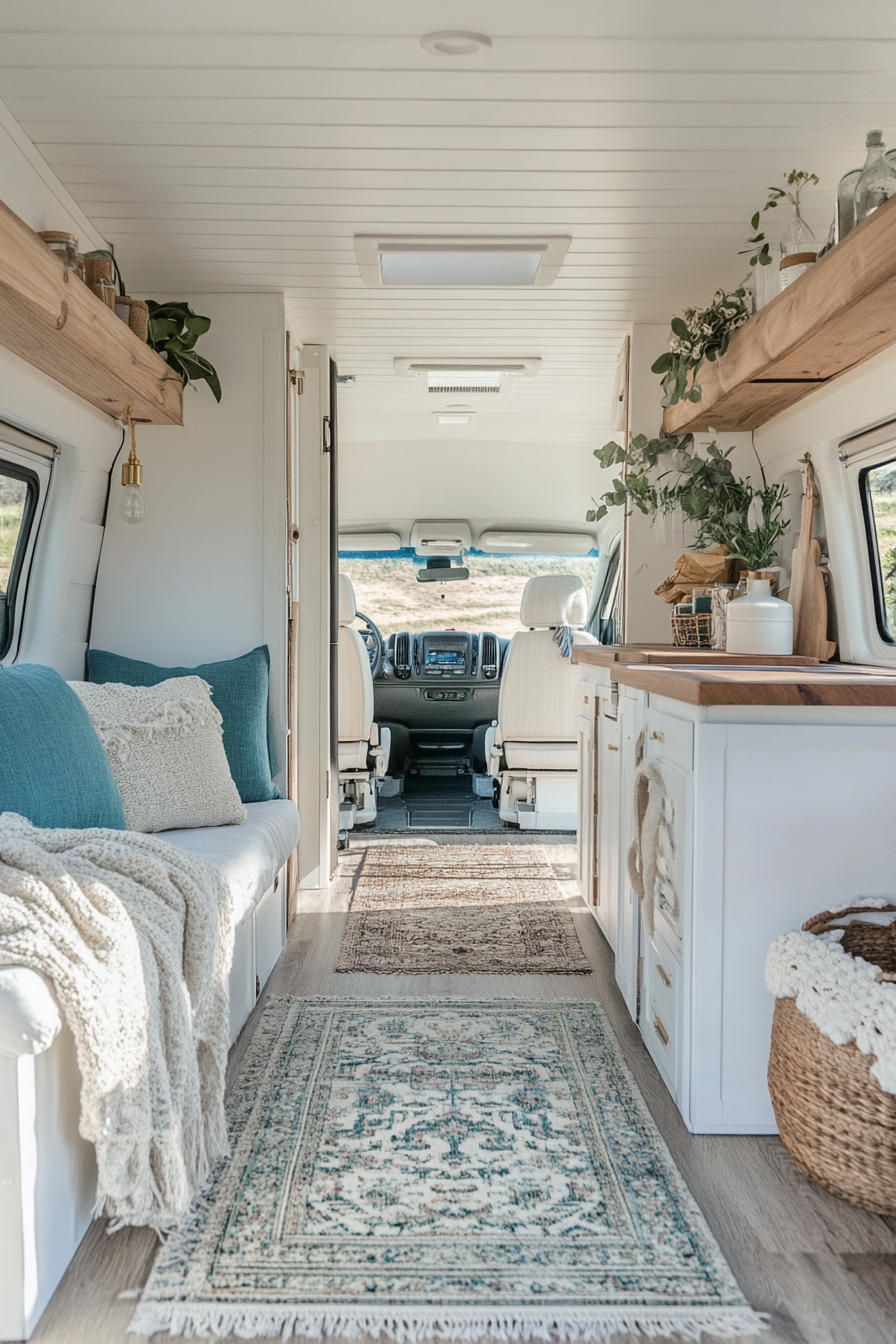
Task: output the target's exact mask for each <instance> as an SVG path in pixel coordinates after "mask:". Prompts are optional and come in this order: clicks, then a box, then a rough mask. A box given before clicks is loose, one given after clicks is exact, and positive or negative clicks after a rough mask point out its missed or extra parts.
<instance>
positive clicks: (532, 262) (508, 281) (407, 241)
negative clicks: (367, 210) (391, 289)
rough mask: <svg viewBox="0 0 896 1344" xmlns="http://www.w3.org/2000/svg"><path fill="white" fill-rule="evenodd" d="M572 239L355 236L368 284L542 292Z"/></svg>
mask: <svg viewBox="0 0 896 1344" xmlns="http://www.w3.org/2000/svg"><path fill="white" fill-rule="evenodd" d="M571 242H572V239H571V238H570V237H569V236H568V235H566V234H564V235H562V236H554V235H548V234H540V235H532V236H527V235H523V236H522V237H519V236H505V237H494V236H489V237H486V236H478V237H471V236H466V237H449V236H445V235H438V236H433V237H426V235H424V234H417V235H415V236H412V237H396V236H393V235H390V236H383V237H378V236H377V235H376V234H356V235H355V255H356V256H357V258H358V266H359V269H360V271H361V279H362V280H363V281H364V283H365V285H371V286H373V287H375V288H379V287H381V286H393V285H395V286H399V287H401V286H403V287H408V286H417V287H421V288H424V289H433V288H436V289H438V288H442V287H444V286H446V285H448V286H451V285H453V286H455V287H456V288H460V289H482V288H485V289H503V288H507V287H510V288H532V287H535V288H536V289H543V288H544V287H545V286H547V285H552V284H553V283H554V281H555V280H556V279H557V275H558V273H559V271H560V267H561V265H562V264H563V258H564V257H565V256H566V253H567V251H568V249H569V245H570V243H571Z"/></svg>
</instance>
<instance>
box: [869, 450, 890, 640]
mask: <svg viewBox="0 0 896 1344" xmlns="http://www.w3.org/2000/svg"><path fill="white" fill-rule="evenodd" d="M860 479H861V481H862V483H863V486H864V505H865V526H866V528H867V531H868V544H869V549H870V551H871V569H872V575H873V578H874V588H875V599H876V605H877V623H878V627H879V629H880V633H881V634H882V635H883V637H884V639H889V640H894V639H896V459H892V460H891V461H889V462H882V463H880V465H879V466H876V467H868V468H866V470H865V471H863V472H862V475H861V478H860Z"/></svg>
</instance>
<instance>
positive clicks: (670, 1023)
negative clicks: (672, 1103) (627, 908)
mask: <svg viewBox="0 0 896 1344" xmlns="http://www.w3.org/2000/svg"><path fill="white" fill-rule="evenodd" d="M644 952H645V955H644V962H643V976H644V984H643V992H642V1003H643V1004H644V1008H643V1009H642V1020H641V1034H642V1036H643V1037H644V1039H645V1041H646V1043H647V1048H648V1049H649V1051H650V1053H651V1055H652V1056H653V1059H654V1062H655V1063H656V1065H657V1068H659V1070H660V1072H661V1073H662V1074H663V1077H664V1078H665V1080H666V1082H667V1084H668V1086H669V1090H670V1091H671V1093H672V1095H673V1096H676V1095H677V1090H678V1074H679V1048H678V1046H679V1039H678V1038H679V1034H680V1023H681V1002H682V968H681V963H680V962H679V961H678V959H677V957H676V956H675V955H674V953H673V952H672V949H671V948H670V947H669V945H668V944H667V943H666V941H665V939H664V938H663V937H662V936H661V935H660V933H659V932H658V931H657V930H654V932H653V935H652V936H651V937H645V949H644Z"/></svg>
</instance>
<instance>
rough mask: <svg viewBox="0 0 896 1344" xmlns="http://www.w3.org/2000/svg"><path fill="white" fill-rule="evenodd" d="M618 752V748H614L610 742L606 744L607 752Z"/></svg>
mask: <svg viewBox="0 0 896 1344" xmlns="http://www.w3.org/2000/svg"><path fill="white" fill-rule="evenodd" d="M618 750H619V748H618V747H614V746H613V743H612V742H608V743H607V751H618Z"/></svg>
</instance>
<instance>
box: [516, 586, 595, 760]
mask: <svg viewBox="0 0 896 1344" xmlns="http://www.w3.org/2000/svg"><path fill="white" fill-rule="evenodd" d="M530 582H531V580H530ZM581 675H582V669H581V668H580V667H576V666H575V665H574V664H573V662H572V660H571V659H570V658H563V657H562V656H561V653H560V650H559V649H558V648H557V645H556V644H555V643H554V636H553V634H552V633H551V631H550V630H521V631H519V632H518V633H517V634H515V635H514V637H513V639H512V640H511V641H510V648H509V649H508V651H507V656H506V657H505V659H504V672H503V676H502V679H501V696H500V699H499V701H498V723H499V725H500V734H501V738H502V739H503V740H504V741H505V742H507V741H511V742H572V741H575V738H576V717H577V715H578V712H579V680H580V678H581Z"/></svg>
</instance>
